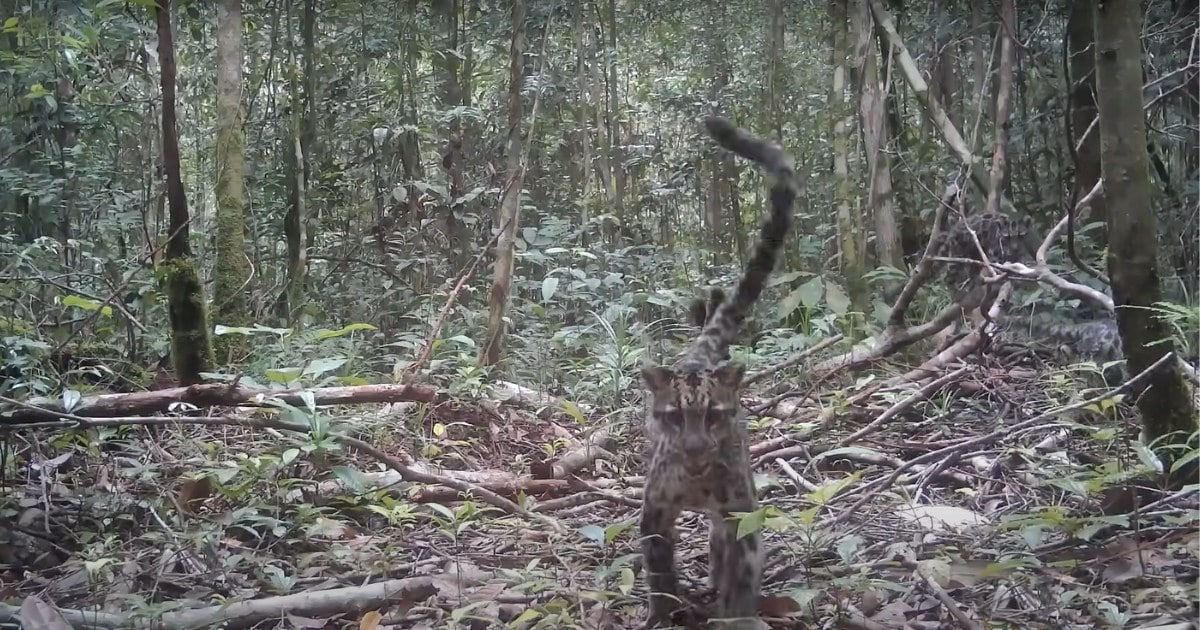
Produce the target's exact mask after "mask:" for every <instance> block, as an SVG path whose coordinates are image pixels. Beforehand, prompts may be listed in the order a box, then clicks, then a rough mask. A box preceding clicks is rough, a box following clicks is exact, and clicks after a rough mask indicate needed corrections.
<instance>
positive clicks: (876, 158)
mask: <svg viewBox="0 0 1200 630" xmlns="http://www.w3.org/2000/svg"><path fill="white" fill-rule="evenodd" d="M854 4H855V7H854V10H855V19H854V21H853V24H854V30H855V34H856V37H855V46H856V50H855V62H856V65H857V66H859V67H861V69H862V70H861V72H860V74H859V76H860V77H861V81H862V85H861V89H860V91H859V102H858V103H859V116H860V117H861V118H862V130H863V148H864V150H865V152H866V164H867V172H868V174H869V177H868V182H869V185H870V192H869V193H868V197H867V208H868V211H869V212H871V214H872V216H873V217H874V219H875V257H876V258H878V259H879V262H880V263H883V264H887V265H891V266H892V267H894V268H896V269H903V268H904V253H903V251H902V250H901V248H900V233H899V231H898V229H897V227H896V205H895V203H894V202H893V198H892V161H891V158H890V156H889V155H888V152H887V145H888V142H889V138H890V137H891V132H890V130H889V129H888V119H887V97H888V92H887V91H886V89H885V87H886V86H884V85H883V84H882V82H881V81H880V78H879V64H878V62H877V61H876V57H875V51H874V49H873V47H872V45H873V44H874V42H875V38H874V37H873V33H874V30H875V29H874V23H873V22H872V21H871V9H870V8H869V7H868V6H867V2H866V0H856V1H855V3H854Z"/></svg>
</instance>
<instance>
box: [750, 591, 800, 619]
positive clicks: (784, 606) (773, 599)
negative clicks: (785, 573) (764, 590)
mask: <svg viewBox="0 0 1200 630" xmlns="http://www.w3.org/2000/svg"><path fill="white" fill-rule="evenodd" d="M758 607H759V609H760V610H762V614H763V616H765V617H791V616H792V615H794V614H796V613H798V612H800V611H801V608H800V604H799V603H798V602H797V601H796V600H794V599H792V598H791V597H788V596H786V595H763V596H762V597H760V598H759V599H758Z"/></svg>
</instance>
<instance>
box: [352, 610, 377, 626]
mask: <svg viewBox="0 0 1200 630" xmlns="http://www.w3.org/2000/svg"><path fill="white" fill-rule="evenodd" d="M381 621H383V615H381V614H379V611H378V610H372V611H368V612H367V613H366V614H365V615H363V616H362V619H359V620H358V630H375V629H376V628H378V627H379V623H380V622H381Z"/></svg>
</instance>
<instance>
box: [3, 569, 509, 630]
mask: <svg viewBox="0 0 1200 630" xmlns="http://www.w3.org/2000/svg"><path fill="white" fill-rule="evenodd" d="M484 579H486V574H484V573H483V572H482V571H480V570H478V569H476V568H474V567H466V566H449V567H447V571H446V572H445V573H444V574H443V575H441V576H420V577H408V578H401V579H397V580H387V581H384V582H378V583H376V584H367V585H365V586H350V587H344V588H334V589H329V590H325V591H311V592H306V593H294V594H292V595H282V596H278V597H265V598H263V599H252V600H248V601H240V602H232V603H229V602H225V603H222V604H219V605H216V606H206V607H204V608H193V609H188V610H175V611H170V612H165V613H163V615H162V617H160V618H159V619H157V620H141V619H137V618H134V617H133V616H132V615H126V614H120V613H103V612H96V611H91V610H62V609H60V610H58V612H59V613H60V614H61V615H62V616H63V617H64V618H65V619H66V620H67V621H68V622H69V623H70V624H71V625H72V626H74V627H76V628H130V627H132V628H162V629H172V630H174V629H180V630H182V629H185V628H207V627H211V626H214V625H221V624H224V626H223V627H227V628H245V627H249V626H253V625H255V624H257V623H260V622H263V621H267V620H269V619H278V618H282V617H283V616H284V615H288V614H290V615H299V616H303V617H330V616H333V615H338V614H344V613H361V612H365V611H368V610H374V609H377V608H383V607H385V606H394V605H397V604H400V603H402V602H407V603H410V604H413V603H417V602H422V601H425V600H426V599H429V598H430V597H433V596H434V595H437V594H438V593H439V592H440V591H446V590H449V588H450V587H455V588H457V589H461V588H463V587H466V586H473V585H476V584H480V583H482V582H483V581H484ZM19 614H20V609H18V608H17V607H15V606H10V605H8V604H0V620H2V621H6V622H11V621H16V620H17V619H18V618H19V617H18V616H19Z"/></svg>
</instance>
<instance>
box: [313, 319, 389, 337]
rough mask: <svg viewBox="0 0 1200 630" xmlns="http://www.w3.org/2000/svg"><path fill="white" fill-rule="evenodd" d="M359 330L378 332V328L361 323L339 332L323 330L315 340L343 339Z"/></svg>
mask: <svg viewBox="0 0 1200 630" xmlns="http://www.w3.org/2000/svg"><path fill="white" fill-rule="evenodd" d="M358 330H378V328H376V327H374V326H372V325H371V324H364V323H362V322H359V323H355V324H348V325H346V326H343V327H341V328H339V329H337V330H322V331H320V332H318V333H317V335H316V337H315V339H316V340H317V341H324V340H326V339H333V338H334V337H342V336H344V335H348V334H350V333H352V332H355V331H358Z"/></svg>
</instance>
